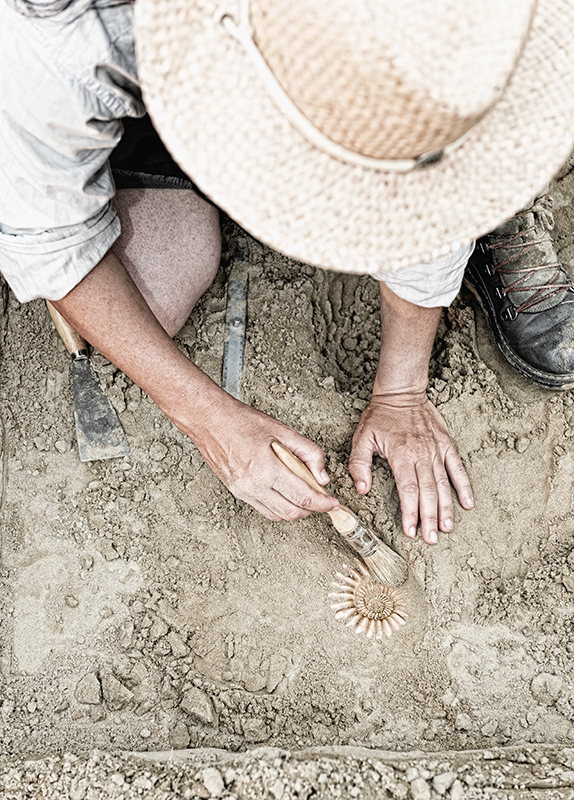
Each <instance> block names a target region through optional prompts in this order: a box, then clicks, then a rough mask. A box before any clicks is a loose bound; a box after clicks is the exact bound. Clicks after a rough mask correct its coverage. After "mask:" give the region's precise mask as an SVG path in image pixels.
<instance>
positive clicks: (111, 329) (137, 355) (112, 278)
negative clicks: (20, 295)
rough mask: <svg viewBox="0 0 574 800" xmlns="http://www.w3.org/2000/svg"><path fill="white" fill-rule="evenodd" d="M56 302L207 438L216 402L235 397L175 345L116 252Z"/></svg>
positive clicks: (177, 418)
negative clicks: (205, 431) (220, 386)
mask: <svg viewBox="0 0 574 800" xmlns="http://www.w3.org/2000/svg"><path fill="white" fill-rule="evenodd" d="M54 305H55V306H56V308H57V309H58V311H59V312H60V313H61V314H62V315H63V316H64V317H65V318H66V319H67V320H68V322H70V324H71V325H73V327H74V328H75V329H76V330H77V331H78V332H79V333H81V334H82V336H84V338H85V339H87V341H89V342H90V344H92V345H93V346H94V347H96V348H97V349H98V350H99V351H100V352H101V353H103V354H104V355H105V356H106V357H107V358H109V359H110V361H112V362H113V363H114V364H115V365H116V366H117V367H119V368H120V369H121V370H122V371H123V372H125V373H126V375H128V376H129V377H130V378H131V379H132V380H133V381H135V382H136V383H137V384H138V386H140V387H141V388H142V389H143V390H144V391H145V392H146V393H147V394H149V396H150V397H151V398H152V399H153V400H154V401H155V402H156V403H157V405H158V406H159V407H160V408H161V409H162V411H164V413H165V414H167V416H168V417H170V419H172V420H173V422H174V423H175V424H176V425H178V427H181V428H182V430H185V432H186V433H187V434H188V435H190V436H191V438H192V439H194V440H195V439H196V438H197V437H201V435H202V431H203V430H204V429H205V427H206V425H207V418H208V416H210V412H211V411H212V410H213V407H214V405H216V404H218V403H223V402H225V401H226V398H228V397H229V396H228V395H227V394H226V393H225V392H223V390H222V389H220V388H219V387H218V386H217V384H215V383H214V382H213V381H212V380H211V379H210V378H209V377H208V376H207V375H205V373H203V372H202V371H201V370H200V369H199V368H198V367H196V366H195V365H194V364H193V363H192V362H190V361H189V360H188V359H187V358H186V357H185V356H184V355H183V353H181V352H180V350H179V349H178V348H177V347H176V346H175V344H174V343H173V342H172V340H171V339H170V337H169V336H168V335H167V333H166V332H165V331H164V329H163V328H162V327H161V325H160V324H159V322H158V321H157V320H156V318H155V317H154V315H153V314H152V312H151V311H150V309H149V306H148V305H147V303H146V302H145V300H144V299H143V297H142V295H141V294H140V292H139V290H138V289H137V287H136V286H135V284H134V283H133V281H132V279H131V278H130V276H129V274H128V273H127V271H126V270H125V268H124V267H123V265H122V263H121V262H120V261H119V259H118V258H117V257H116V256H115V255H114V254H113V253H112V252H109V253H108V254H107V255H106V256H105V258H103V259H102V261H101V262H100V263H99V264H98V265H97V266H96V267H95V268H94V269H93V270H92V271H91V272H90V273H89V274H88V275H87V276H86V277H85V278H84V279H83V280H82V281H81V282H80V283H79V284H78V285H77V286H76V287H75V288H74V289H72V291H71V292H69V294H67V295H66V296H65V297H64V298H63V299H62V300H58V301H55V302H54ZM229 399H231V398H229ZM182 409H185V412H186V413H185V417H186V419H185V421H184V420H183V418H182V413H181V411H182ZM189 420H193V423H192V425H193V428H194V429H193V430H190V428H189V426H190V422H189Z"/></svg>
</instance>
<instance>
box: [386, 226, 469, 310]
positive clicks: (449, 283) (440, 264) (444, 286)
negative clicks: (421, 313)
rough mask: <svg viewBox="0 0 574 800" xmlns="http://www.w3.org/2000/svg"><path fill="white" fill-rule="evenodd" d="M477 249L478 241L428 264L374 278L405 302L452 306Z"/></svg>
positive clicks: (429, 305)
mask: <svg viewBox="0 0 574 800" xmlns="http://www.w3.org/2000/svg"><path fill="white" fill-rule="evenodd" d="M473 250H474V242H473V243H472V244H469V245H467V246H466V247H463V248H461V249H460V250H455V251H454V252H452V253H447V255H445V256H440V258H435V259H434V260H433V261H428V262H426V263H425V264H415V266H413V267H405V268H404V269H398V270H396V271H395V272H376V273H371V275H372V277H373V278H376V280H378V281H381V283H384V284H385V285H386V286H388V287H389V289H390V290H391V291H393V292H394V293H395V294H396V295H398V296H399V297H401V298H402V299H403V300H407V301H408V302H409V303H414V305H416V306H422V307H423V308H436V307H437V306H450V304H451V303H452V301H453V300H454V298H455V297H456V296H457V294H458V293H459V292H460V287H461V285H462V279H463V277H464V270H465V268H466V265H467V263H468V259H469V258H470V257H471V255H472V251H473Z"/></svg>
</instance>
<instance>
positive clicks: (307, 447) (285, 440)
mask: <svg viewBox="0 0 574 800" xmlns="http://www.w3.org/2000/svg"><path fill="white" fill-rule="evenodd" d="M293 433H294V434H295V432H294V431H293ZM277 441H278V442H279V443H280V444H282V445H283V446H284V447H286V448H287V449H288V450H290V451H291V452H292V453H293V454H294V455H296V456H297V458H299V459H301V461H302V462H303V463H304V464H305V465H306V466H307V467H308V468H309V469H310V470H311V472H312V473H313V477H314V478H315V480H316V481H317V482H318V483H320V484H321V486H325V484H327V483H329V475H328V474H327V470H326V469H325V455H324V453H323V451H322V450H321V448H320V447H319V445H318V444H315V442H312V441H311V440H310V439H305V438H304V437H303V436H298V435H297V434H295V435H293V436H289V435H286V436H282V437H281V438H278V439H277Z"/></svg>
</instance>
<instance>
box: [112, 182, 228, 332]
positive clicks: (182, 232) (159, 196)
mask: <svg viewBox="0 0 574 800" xmlns="http://www.w3.org/2000/svg"><path fill="white" fill-rule="evenodd" d="M114 206H115V208H116V211H117V212H118V215H119V217H120V221H121V223H122V233H121V236H120V238H119V239H118V240H117V241H116V243H115V244H114V246H113V248H112V250H113V251H114V253H115V254H116V255H117V257H118V258H119V259H120V261H122V263H123V264H124V266H125V268H126V269H127V271H128V272H129V274H130V275H131V277H132V279H133V281H134V283H135V284H136V286H137V287H138V289H139V290H140V292H141V293H142V295H143V296H144V298H145V300H146V302H147V304H148V305H149V307H150V308H151V310H152V311H153V313H154V314H155V316H156V318H157V319H158V321H159V322H160V324H161V325H162V326H163V328H164V330H165V331H166V332H167V333H168V334H169V335H170V336H175V334H176V333H177V332H178V331H179V330H180V329H181V328H182V327H183V325H184V324H185V322H186V320H187V318H188V317H189V314H190V312H191V310H192V308H193V307H194V305H195V303H196V302H197V300H198V299H199V298H200V297H201V295H202V294H203V293H204V292H205V291H206V289H208V288H209V286H210V285H211V282H212V281H213V279H214V277H215V274H216V272H217V268H218V266H219V258H220V253H221V233H220V228H219V212H218V210H217V209H216V208H214V207H213V206H212V205H210V204H209V203H207V202H206V201H205V200H203V199H202V198H201V197H199V195H197V194H196V193H195V192H193V191H191V190H190V189H120V190H119V191H118V192H117V194H116V196H115V197H114Z"/></svg>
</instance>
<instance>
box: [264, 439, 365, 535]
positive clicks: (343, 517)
mask: <svg viewBox="0 0 574 800" xmlns="http://www.w3.org/2000/svg"><path fill="white" fill-rule="evenodd" d="M271 447H272V448H273V452H274V453H275V455H276V456H277V458H278V459H279V461H281V463H282V464H284V465H285V466H286V467H287V469H288V470H290V471H291V472H292V473H293V475H296V476H297V477H298V478H301V480H303V481H305V483H306V484H307V486H310V487H311V489H315V491H317V492H321V494H324V495H325V496H326V497H331V495H330V494H329V492H328V491H327V490H326V489H325V487H324V486H321V484H320V483H317V481H316V480H315V478H314V477H313V473H312V472H311V470H310V469H309V468H308V467H306V466H305V464H304V463H303V462H302V461H301V460H300V459H298V458H297V456H296V455H294V454H293V453H292V452H291V451H290V450H287V448H286V447H283V445H282V444H279V442H271ZM327 514H328V515H329V516H330V517H331V522H332V523H333V525H334V526H335V528H336V529H337V530H338V531H339V533H348V532H349V531H352V530H353V528H354V527H355V526H356V524H357V520H356V518H355V516H354V514H353V513H352V511H350V510H349V509H348V508H347V507H346V506H339V508H337V509H335V511H327Z"/></svg>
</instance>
